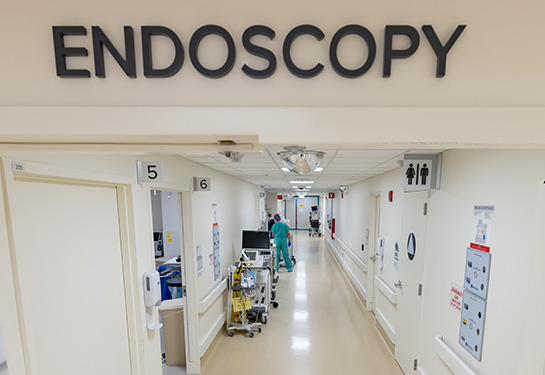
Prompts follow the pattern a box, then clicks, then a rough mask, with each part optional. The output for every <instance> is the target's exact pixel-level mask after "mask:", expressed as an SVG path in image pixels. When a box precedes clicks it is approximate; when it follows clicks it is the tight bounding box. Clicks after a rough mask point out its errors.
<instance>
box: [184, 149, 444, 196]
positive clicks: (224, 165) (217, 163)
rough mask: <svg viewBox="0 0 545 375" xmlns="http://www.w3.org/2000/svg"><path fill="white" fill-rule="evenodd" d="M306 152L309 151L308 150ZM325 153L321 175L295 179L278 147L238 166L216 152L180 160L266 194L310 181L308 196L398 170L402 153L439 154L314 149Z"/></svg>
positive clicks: (250, 155)
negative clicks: (221, 173) (286, 167)
mask: <svg viewBox="0 0 545 375" xmlns="http://www.w3.org/2000/svg"><path fill="white" fill-rule="evenodd" d="M309 148H310V147H309ZM312 149H314V150H319V151H323V152H325V156H324V160H323V162H322V165H321V167H323V168H324V169H323V171H321V172H311V173H309V174H306V175H297V174H294V173H292V172H285V171H282V170H281V168H282V167H283V165H282V161H281V160H280V157H279V156H278V155H277V152H279V151H283V147H282V146H268V147H265V148H263V149H261V152H260V153H257V152H254V153H251V152H250V153H244V152H242V153H241V154H243V155H244V156H243V157H242V160H241V161H240V162H232V161H231V160H230V159H229V158H227V157H226V156H224V155H221V154H220V153H219V152H210V153H208V154H206V155H203V154H202V153H201V154H192V153H183V154H181V156H183V157H185V158H187V159H190V160H193V161H195V162H197V163H199V164H203V165H206V166H208V167H210V168H213V169H216V170H218V171H221V172H223V173H226V174H228V175H231V176H234V177H237V178H240V179H242V180H245V181H248V182H251V183H253V184H256V185H259V186H263V187H264V188H265V190H266V191H267V192H282V193H290V192H294V190H295V189H293V187H292V184H290V181H295V180H304V181H314V183H313V184H303V186H312V188H311V189H310V194H313V193H326V192H328V191H337V190H338V188H339V185H350V184H353V183H355V182H358V181H362V180H365V179H367V178H370V177H373V176H377V175H380V174H383V173H385V172H388V171H391V170H392V169H395V168H398V164H397V161H398V160H402V159H403V155H404V154H405V153H439V152H441V151H443V150H412V149H375V150H373V149H356V148H354V147H353V146H352V148H349V147H347V148H343V147H335V148H333V147H331V146H329V148H316V147H312Z"/></svg>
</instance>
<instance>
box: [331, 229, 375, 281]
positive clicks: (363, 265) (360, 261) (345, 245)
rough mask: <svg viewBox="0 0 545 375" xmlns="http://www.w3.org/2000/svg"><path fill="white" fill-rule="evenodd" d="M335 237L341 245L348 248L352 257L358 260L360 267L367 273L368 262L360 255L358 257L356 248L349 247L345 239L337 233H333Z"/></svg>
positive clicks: (345, 248) (347, 250)
mask: <svg viewBox="0 0 545 375" xmlns="http://www.w3.org/2000/svg"><path fill="white" fill-rule="evenodd" d="M333 237H334V238H335V240H336V241H338V242H339V245H341V247H342V248H343V249H344V250H346V252H347V253H348V254H349V255H350V256H351V257H352V259H354V260H355V261H356V264H357V265H358V267H360V268H361V270H362V271H363V272H365V273H367V263H365V262H364V261H363V260H362V259H361V258H360V257H358V256H357V255H356V253H355V252H354V250H352V249H351V248H350V247H348V245H347V244H345V243H344V241H343V240H341V239H340V238H339V237H338V236H337V235H336V234H333Z"/></svg>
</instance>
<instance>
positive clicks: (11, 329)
mask: <svg viewBox="0 0 545 375" xmlns="http://www.w3.org/2000/svg"><path fill="white" fill-rule="evenodd" d="M2 156H4V157H6V156H8V157H10V158H13V160H17V161H22V162H26V163H40V164H43V165H51V166H61V167H66V168H69V170H73V171H79V172H78V173H79V174H83V176H85V174H86V173H89V174H90V173H97V172H100V173H102V174H103V175H104V176H106V177H105V178H106V179H107V180H112V181H117V180H118V179H119V178H128V179H129V180H131V181H133V182H132V183H131V185H130V191H131V194H130V197H132V199H130V205H131V208H130V209H131V210H132V211H133V214H134V216H133V217H132V218H130V219H131V220H132V223H130V226H131V227H132V228H133V229H134V233H132V235H133V236H134V248H132V247H131V249H130V251H131V256H134V257H135V259H136V264H137V271H136V272H137V275H135V276H137V278H136V280H138V282H137V283H136V287H137V288H138V292H137V296H136V298H137V299H138V300H137V306H138V308H139V309H140V314H141V316H143V317H145V310H144V305H143V295H142V290H141V282H140V277H141V275H142V273H143V272H145V271H147V270H151V269H154V268H155V262H154V256H153V236H152V219H151V207H150V191H149V189H148V185H147V184H144V185H140V184H138V183H137V182H136V161H137V160H148V161H157V162H161V163H162V167H163V168H162V172H163V176H164V177H163V182H162V183H156V184H154V185H155V186H157V187H159V188H165V189H169V190H174V189H181V190H192V186H193V176H207V177H210V178H211V181H212V190H211V191H210V192H193V193H191V194H192V198H191V199H190V200H191V204H192V215H193V217H192V228H193V231H192V237H193V238H192V240H193V242H192V243H191V244H192V245H191V247H190V248H186V249H185V250H186V251H187V252H189V254H194V256H196V253H195V247H196V245H197V244H201V245H202V254H203V258H204V259H203V266H204V267H203V272H202V276H200V277H197V280H196V281H197V284H196V290H194V291H193V293H194V296H195V298H196V300H197V301H200V300H202V299H203V298H204V297H205V296H206V295H207V294H208V293H209V292H210V291H211V290H212V289H213V288H214V287H215V286H216V285H217V284H218V283H219V282H220V281H221V280H222V279H223V278H224V277H226V274H227V271H226V269H227V266H228V265H229V264H231V263H232V262H233V259H234V257H235V256H236V255H237V254H238V251H239V250H240V246H241V230H242V229H247V228H256V227H257V220H258V218H257V217H256V212H257V207H256V202H257V199H256V198H257V197H259V192H260V191H262V189H261V188H259V187H257V186H255V185H252V184H249V183H247V182H244V181H242V180H239V179H237V178H233V177H230V176H227V175H225V174H222V173H220V172H217V171H215V170H212V169H210V168H207V167H204V166H202V165H198V164H196V163H194V162H191V161H188V160H186V159H184V158H181V157H177V156H161V155H142V156H128V155H92V156H91V155H67V154H29V153H10V154H4V155H2ZM2 204H3V205H7V204H8V202H6V201H5V200H2ZM212 204H217V207H218V209H217V216H218V223H219V226H220V251H221V274H222V276H221V277H220V279H218V280H214V273H213V266H211V265H210V262H209V259H210V258H209V255H211V254H212V253H213V246H212V224H213V215H212ZM82 214H84V213H82ZM52 215H54V213H52ZM2 217H3V218H4V217H5V216H4V214H2ZM184 219H185V220H186V222H185V223H184V224H185V225H187V224H188V223H187V221H188V218H184ZM6 225H7V226H6ZM9 225H10V224H9V222H8V223H6V222H5V221H3V224H2V225H1V228H0V241H1V246H0V275H2V276H1V279H2V283H0V296H1V300H2V306H3V308H2V309H0V326H2V328H3V332H4V339H5V341H4V343H5V348H6V352H7V356H8V363H9V367H10V373H12V372H13V373H14V374H18V373H24V370H23V368H24V367H23V366H24V364H23V356H22V351H21V341H20V336H19V329H18V325H17V324H18V323H17V322H18V317H17V311H16V309H15V306H16V304H15V295H14V283H13V277H12V273H11V263H10V262H11V261H10V253H9V249H10V246H9V244H8V241H7V236H6V234H7V230H8V228H9ZM97 235H100V234H99V233H97ZM15 251H16V252H17V249H15ZM43 251H46V252H47V251H49V252H52V253H54V252H55V249H49V248H46V249H43ZM195 263H196V260H195ZM58 266H59V267H71V266H72V265H71V264H70V259H63V260H61V263H59V264H58ZM52 272H54V270H52ZM193 272H194V273H195V274H196V273H197V270H193ZM223 302H224V301H223V298H218V299H217V300H216V301H214V303H213V304H212V306H211V307H210V309H209V310H208V311H207V312H206V313H204V314H201V315H200V316H199V317H198V319H199V320H198V327H193V328H196V329H197V330H198V332H199V338H198V341H199V343H202V342H204V341H206V339H207V337H206V335H208V334H209V333H210V332H209V331H210V328H211V327H212V324H211V322H215V321H216V320H217V319H218V318H220V317H221V314H222V313H223V310H224V306H225V304H224V303H223ZM56 303H57V304H56V306H57V307H56V308H58V309H62V308H63V305H65V304H68V303H74V300H73V299H72V298H71V297H70V296H67V298H66V300H64V301H56ZM51 307H52V306H44V308H51ZM138 325H139V329H141V330H142V331H141V333H140V334H141V338H142V345H143V346H142V347H141V348H139V349H141V350H142V352H141V355H142V358H143V363H142V366H143V368H141V371H142V373H145V374H160V373H161V367H160V366H161V365H160V343H159V335H158V333H155V332H152V331H147V330H146V328H145V319H144V320H143V321H142V322H138ZM212 333H213V334H214V335H215V332H212ZM196 349H197V350H200V349H199V348H196ZM89 356H91V357H92V353H89Z"/></svg>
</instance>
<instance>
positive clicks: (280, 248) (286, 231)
mask: <svg viewBox="0 0 545 375" xmlns="http://www.w3.org/2000/svg"><path fill="white" fill-rule="evenodd" d="M274 221H275V223H274V225H273V226H272V228H271V233H272V236H273V238H274V243H275V244H276V259H277V262H278V263H279V262H280V252H282V257H283V258H284V262H285V265H286V268H287V269H288V272H292V271H293V264H292V263H291V259H290V252H289V250H288V247H289V246H291V235H290V227H289V226H288V224H286V223H284V222H283V221H281V218H280V215H279V214H275V215H274ZM278 263H277V264H276V272H278V269H279V267H280V266H279V264H278Z"/></svg>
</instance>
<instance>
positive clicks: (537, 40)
mask: <svg viewBox="0 0 545 375" xmlns="http://www.w3.org/2000/svg"><path fill="white" fill-rule="evenodd" d="M29 7H30V8H31V9H32V13H29ZM166 10H168V11H166ZM544 11H545V4H543V2H540V1H532V0H526V1H522V2H512V1H501V2H500V3H498V2H497V1H493V0H485V1H482V2H480V3H479V4H477V5H476V4H475V3H473V2H471V1H467V0H464V1H461V2H456V3H452V2H448V1H441V2H437V1H426V0H419V1H418V2H416V3H415V2H411V3H410V4H409V3H405V2H402V1H390V2H377V1H371V0H365V1H356V0H343V1H341V2H326V1H320V2H318V3H317V2H315V1H309V0H302V1H297V2H293V1H287V0H281V1H277V2H275V3H273V4H271V3H268V2H264V1H261V2H255V1H254V2H250V1H247V0H231V1H228V2H218V1H213V0H206V1H199V2H196V1H193V2H179V1H175V0H166V1H162V2H161V3H155V2H149V1H145V0H136V1H131V2H130V4H129V3H127V2H123V1H115V2H112V1H105V0H101V1H92V2H90V1H85V0H77V1H71V2H66V1H64V0H52V1H48V2H47V3H44V2H43V1H39V0H33V1H30V2H28V1H27V2H25V4H21V3H20V2H17V1H15V0H6V1H3V2H2V11H1V12H0V25H1V26H0V30H1V31H2V32H1V33H0V45H2V46H3V49H4V51H5V53H6V56H9V58H5V59H2V61H1V62H0V81H1V82H2V85H3V86H4V87H6V86H7V87H12V88H13V89H12V90H3V91H2V93H0V103H2V104H4V105H46V106H47V105H84V106H96V105H107V106H124V105H139V106H140V105H152V106H164V105H166V106H178V105H184V106H192V105H193V106H200V105H205V106H233V105H234V106H248V105H251V106H366V107H383V106H387V107H404V106H409V107H489V106H492V107H497V106H515V107H517V106H523V107H531V106H543V104H545V88H544V87H543V85H536V84H534V83H535V82H543V81H544V80H545V71H544V70H543V69H542V64H541V61H543V59H544V58H545V51H544V50H543V49H542V48H538V47H537V46H539V45H540V44H541V41H542V40H543V39H544V38H545V30H544V29H543V27H541V14H542V13H543V12H544ZM33 15H36V16H35V17H34V16H33ZM38 15H39V16H38ZM29 16H30V17H29ZM305 23H308V24H314V25H316V26H318V27H320V28H321V29H322V31H323V32H324V34H325V38H324V39H323V40H322V41H321V42H317V41H316V40H315V39H314V38H312V37H309V36H307V37H303V38H300V39H299V40H297V41H296V43H294V46H293V58H294V59H295V61H296V62H297V63H298V64H299V65H300V66H301V67H303V68H310V67H312V66H314V65H315V64H316V62H321V63H322V64H323V65H324V66H325V68H324V70H323V72H322V74H320V76H318V77H316V78H313V79H308V80H304V79H299V78H296V77H295V76H293V75H292V74H291V73H289V72H288V70H287V69H286V67H285V65H284V62H283V59H282V56H281V50H282V43H283V40H284V38H285V36H286V35H287V33H288V32H289V31H290V30H291V29H292V28H293V27H295V26H298V25H301V24H305ZM352 23H355V24H361V25H364V26H366V27H367V28H368V29H369V30H370V31H371V32H372V33H373V35H374V37H375V40H376V44H377V56H376V59H375V63H374V65H373V67H372V68H371V70H370V71H369V72H368V73H367V74H366V75H364V76H363V77H361V78H359V79H354V80H348V79H345V78H342V77H340V76H338V75H337V74H336V73H335V72H334V71H333V69H332V68H331V64H330V62H329V57H328V53H329V48H328V47H329V44H330V41H331V38H332V37H333V35H334V33H335V32H336V31H337V30H338V29H340V28H341V27H342V26H345V25H348V24H352ZM206 24H218V25H221V26H223V27H224V28H226V29H227V30H228V31H229V32H230V33H231V35H232V37H233V38H234V40H235V44H236V48H237V60H236V65H235V67H234V69H233V71H232V72H231V73H230V74H228V75H227V76H226V77H224V78H220V79H208V78H205V77H202V76H201V75H200V74H199V73H197V72H196V70H195V69H194V68H193V66H192V65H191V62H190V59H189V56H188V49H189V40H190V37H191V35H192V34H193V32H194V31H195V30H196V29H197V28H199V27H200V26H203V25H206ZM254 24H263V25H267V26H269V27H271V28H272V29H274V30H275V31H276V37H275V39H274V40H272V41H269V40H267V39H266V38H264V39H261V40H260V39H257V40H259V43H260V44H261V45H263V46H266V47H268V48H269V49H271V50H272V51H273V52H274V53H275V54H276V56H277V62H278V66H277V71H276V73H275V74H274V75H273V76H272V77H271V78H269V79H266V80H255V79H251V78H248V77H246V76H245V74H244V73H243V72H242V71H241V70H240V69H241V67H242V65H243V64H244V63H248V64H250V65H252V66H253V67H255V68H262V66H263V65H264V63H263V60H262V59H260V58H256V57H254V56H252V55H250V54H249V53H247V52H246V51H245V50H244V49H243V47H242V42H241V36H242V33H243V32H244V30H245V29H246V28H247V27H248V26H250V25H254ZM424 24H431V25H433V26H434V28H435V30H436V32H437V34H438V35H439V37H440V39H441V40H442V41H443V43H445V42H446V40H447V38H448V37H449V36H450V35H451V34H452V32H453V31H454V29H455V28H456V27H457V26H458V25H460V24H466V25H467V28H466V30H465V31H464V32H463V33H462V35H461V36H460V39H459V40H458V41H457V42H456V44H455V45H454V47H453V48H452V50H451V51H450V52H449V54H448V59H447V75H446V77H444V78H442V79H437V78H435V66H436V57H435V54H434V52H433V50H432V48H431V46H430V45H429V43H428V41H427V39H426V37H425V36H424V35H423V33H422V31H421V30H420V29H421V27H422V25H424ZM53 25H83V26H85V27H86V28H87V32H88V35H87V36H86V37H77V36H76V37H71V38H69V39H68V41H67V45H68V46H83V47H86V48H87V49H88V50H90V53H89V56H88V57H86V58H82V57H80V58H73V59H71V61H70V62H69V66H72V67H78V68H79V67H81V68H86V69H88V70H90V71H91V72H92V75H93V76H94V66H93V63H92V62H93V59H92V51H91V50H92V44H91V38H90V35H89V34H90V31H91V26H94V25H98V26H101V27H102V29H103V30H104V31H105V32H106V34H107V35H108V36H109V38H110V39H111V40H112V42H113V43H114V44H116V45H121V43H122V41H123V36H122V35H123V32H122V27H123V26H125V25H130V26H132V27H133V28H134V30H135V44H136V59H137V74H138V78H136V79H130V78H127V77H126V76H125V75H124V73H122V71H121V70H120V68H119V67H118V66H117V65H116V64H115V62H114V61H113V59H111V58H109V57H108V59H107V64H106V78H105V79H98V78H96V77H93V78H91V79H60V78H58V77H57V76H56V74H55V65H54V54H53V41H52V31H51V27H52V26H53ZM142 25H162V26H166V27H169V28H171V29H173V30H174V31H175V32H176V33H177V34H178V35H179V37H180V39H181V40H182V43H183V44H184V47H185V53H186V56H185V57H186V59H185V61H184V66H183V67H182V70H181V71H180V72H179V73H178V74H177V75H175V76H173V77H171V78H167V79H146V78H144V77H143V75H142V58H141V56H142V55H141V42H140V26H142ZM386 25H412V26H413V27H415V28H416V29H417V30H419V32H420V36H421V38H420V39H421V41H420V47H419V49H418V50H417V52H416V53H415V54H414V55H413V56H412V57H411V58H409V59H406V60H395V61H394V62H393V64H392V76H391V77H390V78H388V79H385V78H382V62H383V44H384V27H385V26H386ZM209 39H210V40H205V41H203V46H202V57H201V58H202V61H203V63H204V64H205V65H206V64H208V66H209V67H210V68H215V67H218V66H220V65H221V64H222V63H223V62H224V60H225V49H226V48H225V43H223V42H221V41H220V40H218V39H217V38H214V37H212V38H209ZM157 46H158V51H159V52H157V55H156V59H155V60H156V62H157V63H158V64H161V63H163V64H167V63H168V62H169V59H170V58H171V54H170V51H169V49H168V47H169V44H168V43H164V44H158V45H157ZM394 46H395V47H396V48H405V43H404V40H403V38H401V40H400V41H399V42H398V43H395V44H394ZM121 50H122V49H121ZM339 50H340V55H341V57H342V58H341V61H342V62H343V63H344V64H345V65H346V66H347V67H350V68H352V69H353V68H355V67H358V66H360V65H361V62H362V61H363V59H364V58H365V56H366V50H365V49H364V48H363V47H362V43H361V40H360V38H358V37H354V36H352V37H350V38H346V40H344V41H343V44H341V48H340V49H339Z"/></svg>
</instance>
